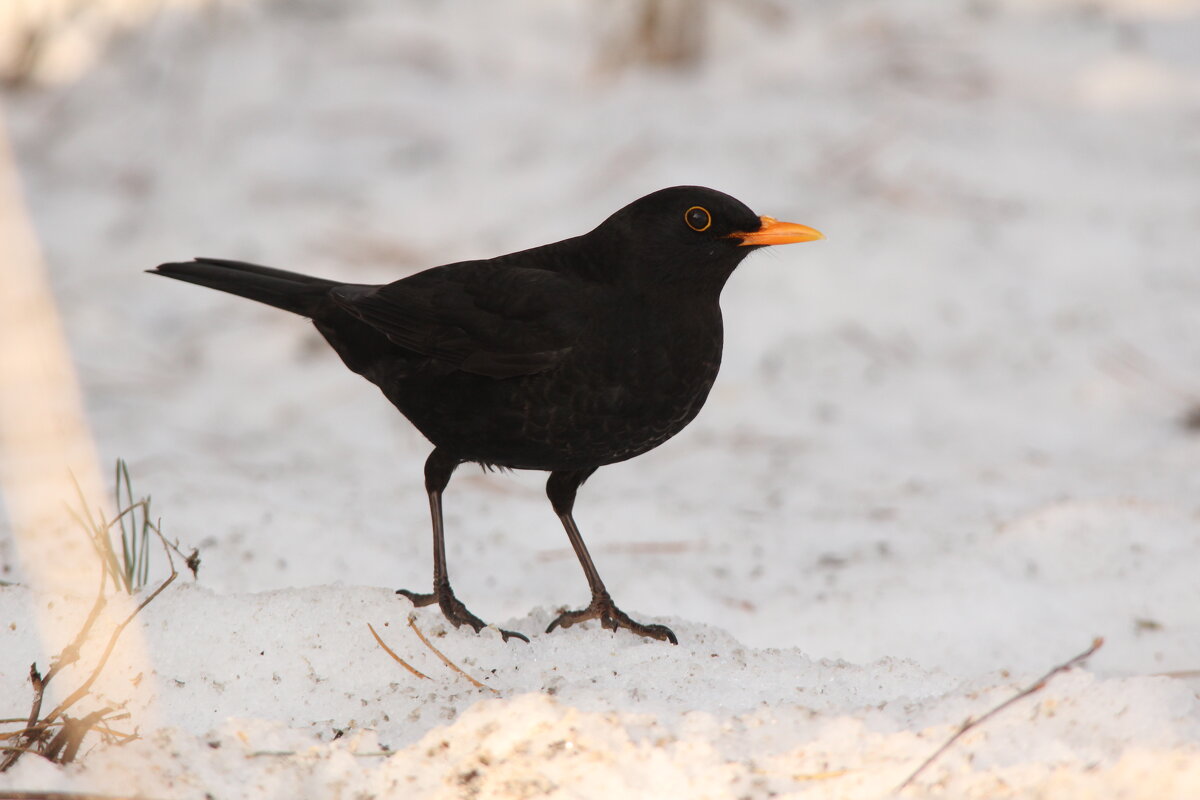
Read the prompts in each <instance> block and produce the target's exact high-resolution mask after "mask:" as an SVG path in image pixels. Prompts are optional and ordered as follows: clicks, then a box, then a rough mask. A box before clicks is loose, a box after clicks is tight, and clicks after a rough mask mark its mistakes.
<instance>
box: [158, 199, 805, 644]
mask: <svg viewBox="0 0 1200 800" xmlns="http://www.w3.org/2000/svg"><path fill="white" fill-rule="evenodd" d="M818 238H821V235H820V234H819V233H817V232H816V231H814V230H812V229H811V228H806V227H804V226H802V225H795V224H792V223H783V222H777V221H775V220H774V219H771V218H770V217H759V216H757V215H755V214H754V213H753V212H752V211H750V209H749V208H747V207H746V206H745V205H743V204H742V203H740V202H739V201H737V200H735V199H734V198H732V197H730V196H728V195H726V194H722V193H721V192H717V191H714V190H712V189H706V188H703V187H696V186H680V187H675V188H671V189H663V190H661V191H658V192H655V193H653V194H650V195H647V196H646V197H643V198H641V199H640V200H637V201H635V202H633V203H631V204H630V205H628V206H626V207H625V208H623V209H621V210H620V211H618V212H616V213H615V214H613V215H612V216H611V217H609V218H608V219H607V220H605V221H604V222H603V223H601V224H600V225H599V226H598V227H597V228H596V229H595V230H593V231H591V232H590V233H587V234H584V235H583V236H577V237H574V238H571V239H566V240H564V241H561V242H555V243H554V244H548V245H544V246H542V247H535V248H533V249H530V250H523V251H520V252H517V253H511V254H508V255H503V256H499V257H497V258H492V259H487V260H480V261H464V262H459V263H455V264H447V265H445V266H440V267H434V268H432V269H428V270H425V271H423V272H420V273H417V274H415V275H411V276H409V277H407V278H403V279H401V280H399V281H396V282H394V283H389V284H385V285H381V286H375V285H363V284H346V283H338V282H336V281H330V280H325V279H321V278H314V277H310V276H307V275H301V274H298V273H294V272H286V271H283V270H277V269H273V268H270V267H262V266H258V265H255V264H247V263H243V262H238V261H226V260H219V259H209V258H200V259H196V260H195V261H191V262H182V263H170V264H162V265H160V266H159V267H157V268H156V269H155V270H152V272H154V273H156V274H161V275H166V276H168V277H171V278H176V279H178V280H183V281H188V282H191V283H196V284H200V285H202V286H208V287H210V288H214V289H220V290H221V291H225V292H230V293H232V294H236V295H240V296H242V297H247V298H250V299H252V300H257V301H259V302H262V303H266V304H268V305H272V306H276V307H278V308H283V309H285V310H287V311H291V312H293V313H296V314H300V315H303V316H306V317H309V318H310V319H312V321H313V323H314V324H315V325H316V327H317V330H319V331H320V332H321V334H322V335H323V336H324V337H325V339H326V340H327V341H328V342H329V344H330V345H332V346H333V349H334V350H335V351H336V352H337V353H338V355H339V356H341V358H342V361H343V362H345V364H346V366H347V367H349V368H350V369H351V370H353V371H354V372H357V373H358V374H360V375H362V376H363V377H365V378H366V379H367V380H369V381H371V382H372V383H374V384H375V385H376V386H378V387H379V388H380V389H381V390H383V393H384V394H385V395H386V396H387V398H388V399H389V400H390V401H391V402H392V403H393V404H395V406H396V407H397V408H398V409H399V410H400V411H401V412H402V413H403V414H404V415H405V416H406V417H408V419H409V420H411V421H412V423H413V424H414V425H416V427H417V428H418V429H419V430H420V431H421V433H422V434H424V435H425V437H426V438H428V439H429V440H430V442H432V443H433V445H434V450H433V452H432V453H431V454H430V456H429V458H428V460H427V461H426V464H425V483H426V490H427V492H428V494H429V501H430V510H431V513H432V516H433V534H434V587H433V589H434V590H433V592H432V593H429V594H417V593H414V592H409V591H406V590H401V592H400V593H401V594H404V595H405V596H407V597H408V598H410V599H411V600H412V601H413V602H414V603H415V604H417V605H427V604H431V603H434V602H437V603H438V604H439V605H440V607H441V609H442V611H443V613H444V614H445V615H446V617H447V618H448V619H449V620H450V621H451V622H453V623H455V624H456V625H463V624H467V625H470V626H472V627H473V628H474V629H475V630H476V631H478V630H480V629H481V628H482V627H483V622H482V621H481V620H480V619H479V618H478V617H476V616H475V615H474V614H472V613H471V612H469V611H468V610H467V609H466V608H465V607H464V606H463V605H462V603H461V602H459V601H458V599H457V598H456V597H455V596H454V593H453V591H452V590H451V588H450V582H449V579H448V577H447V572H446V561H445V547H444V542H443V528H442V515H441V497H442V492H443V490H444V489H445V487H446V485H447V483H448V482H449V480H450V475H451V473H452V472H453V471H454V469H455V468H456V467H457V466H458V465H459V464H461V463H464V462H477V463H480V464H483V465H485V466H495V467H502V468H510V469H531V470H546V471H549V472H550V477H549V480H548V482H547V485H546V492H547V495H548V497H549V499H550V502H551V504H552V505H553V507H554V510H555V512H556V513H557V514H558V516H559V518H560V519H561V520H562V523H563V525H564V527H565V528H566V531H567V534H568V536H569V537H570V539H571V543H572V545H573V547H574V549H575V552H576V554H577V555H578V556H579V559H580V563H581V564H582V566H583V569H584V572H585V574H586V576H587V579H588V584H589V587H590V588H591V591H592V601H591V603H590V604H589V605H588V606H587V607H586V608H584V609H582V610H580V611H568V612H564V613H562V614H561V615H560V616H559V617H558V618H556V619H555V620H554V622H552V623H551V624H550V627H549V628H548V629H547V630H548V631H549V630H553V629H554V628H555V627H558V626H562V627H566V626H569V625H572V624H574V623H576V622H580V621H583V620H586V619H594V618H598V619H600V621H601V624H602V625H604V626H605V627H609V628H612V629H614V630H615V629H617V628H618V627H624V628H628V629H630V630H632V631H634V632H636V633H639V634H641V635H643V636H650V637H654V638H657V639H664V640H669V641H671V642H675V641H676V639H675V635H674V634H673V633H672V632H671V631H670V630H669V629H667V628H666V627H665V626H663V625H644V624H641V623H638V622H635V621H633V620H631V619H630V618H629V617H628V616H626V615H625V614H624V613H623V612H621V611H620V610H619V609H618V608H617V607H616V605H615V604H614V603H613V602H612V599H611V598H610V597H609V595H608V592H607V591H606V590H605V588H604V584H603V582H602V581H601V580H600V576H599V574H598V573H597V572H596V569H595V567H594V565H593V564H592V561H591V558H590V557H589V555H588V553H587V549H586V548H585V546H584V544H583V539H582V538H581V537H580V535H579V530H578V528H577V527H576V525H575V522H574V518H573V516H572V507H573V505H574V501H575V494H576V491H577V490H578V488H579V486H580V484H582V483H583V482H584V480H586V479H587V478H588V476H590V475H591V474H592V473H593V472H595V471H596V469H598V468H599V467H601V466H604V465H606V464H612V463H614V462H617V461H623V460H625V459H629V458H633V457H634V456H637V455H640V454H641V453H645V452H646V451H648V450H650V449H652V448H654V447H657V446H658V445H660V444H662V443H663V442H665V441H666V440H667V439H669V438H671V437H672V436H674V435H675V434H676V433H678V432H679V431H680V430H682V429H683V427H684V426H686V425H687V424H688V423H689V422H691V420H692V419H693V418H694V417H695V416H696V414H697V413H698V412H699V411H700V407H701V406H702V405H703V404H704V401H705V398H706V397H707V396H708V392H709V389H710V388H711V387H712V385H713V381H714V380H715V378H716V376H717V370H718V368H719V366H720V363H721V346H722V323H721V310H720V306H719V298H720V293H721V289H722V287H723V286H724V285H725V281H726V280H727V279H728V278H729V276H730V274H731V273H732V272H733V270H734V269H735V268H736V267H737V265H738V264H739V263H740V262H741V261H742V259H743V258H745V257H746V255H747V254H749V253H750V252H751V251H752V250H754V249H756V248H758V247H763V246H766V245H770V244H783V243H787V242H799V241H809V240H812V239H818ZM504 635H505V638H508V637H510V636H517V637H520V638H522V639H523V638H525V637H524V636H522V635H521V634H518V633H514V632H511V631H504Z"/></svg>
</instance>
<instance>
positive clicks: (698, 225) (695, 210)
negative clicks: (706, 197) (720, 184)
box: [683, 206, 712, 231]
mask: <svg viewBox="0 0 1200 800" xmlns="http://www.w3.org/2000/svg"><path fill="white" fill-rule="evenodd" d="M683 221H684V222H686V223H687V224H688V227H689V228H691V229H692V230H694V231H706V230H708V228H709V226H710V225H712V215H711V214H709V213H708V210H707V209H705V208H702V207H700V206H692V207H691V208H689V209H688V210H687V211H685V212H684V214H683Z"/></svg>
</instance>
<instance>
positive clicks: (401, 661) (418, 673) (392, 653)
mask: <svg viewBox="0 0 1200 800" xmlns="http://www.w3.org/2000/svg"><path fill="white" fill-rule="evenodd" d="M367 627H368V628H369V629H370V630H371V635H372V636H374V637H375V641H376V642H378V643H379V646H380V647H382V648H383V652H385V653H387V654H388V655H389V656H391V657H392V658H393V659H395V661H396V663H397V664H399V665H400V666H402V667H404V668H405V669H406V670H408V671H409V672H411V673H412V674H413V675H416V676H417V677H418V678H424V679H425V680H429V676H428V675H426V674H425V673H424V672H421V671H420V670H419V669H417V668H416V667H414V666H413V665H412V664H409V663H408V662H407V661H405V660H404V659H403V658H401V657H400V656H398V655H396V651H395V650H393V649H392V648H390V647H388V646H387V645H386V644H385V643H384V641H383V639H382V638H380V636H379V634H378V633H376V632H375V629H374V628H373V627H371V623H369V622H368V623H367Z"/></svg>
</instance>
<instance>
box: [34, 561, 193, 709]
mask: <svg viewBox="0 0 1200 800" xmlns="http://www.w3.org/2000/svg"><path fill="white" fill-rule="evenodd" d="M170 558H171V556H170V554H169V553H168V555H167V560H168V561H170ZM178 574H179V573H178V572H177V571H176V570H175V565H174V564H173V563H172V564H171V574H170V575H168V576H167V579H166V580H164V581H163V582H162V583H160V584H159V585H158V588H157V589H155V590H154V591H153V592H151V593H150V595H149V596H148V597H147V598H146V599H145V600H143V601H142V602H140V603H138V605H137V608H135V609H134V610H133V612H132V613H130V615H129V616H127V617H126V618H125V619H124V620H123V621H122V622H121V623H120V624H119V625H117V627H115V628H113V632H112V635H111V636H109V638H108V646H107V647H105V648H104V654H103V655H101V656H100V660H99V661H98V662H97V663H96V667H95V669H93V670H92V674H91V675H89V676H88V678H87V680H86V681H84V682H83V683H82V684H81V685H80V686H79V688H78V689H76V690H75V691H74V692H72V693H71V695H70V696H69V697H68V698H67V699H66V700H63V701H62V702H61V703H59V704H58V707H57V708H55V709H54V710H53V711H51V712H50V714H49V715H48V716H47V717H46V719H47V720H53V719H54V718H55V717H57V716H58V715H59V714H62V712H64V711H66V710H67V709H68V708H70V707H71V706H72V705H74V704H75V703H76V702H78V701H79V700H80V699H81V698H83V697H84V696H85V695H86V694H87V693H88V691H89V690H91V688H92V684H93V683H95V682H96V678H98V677H100V672H101V671H102V670H103V669H104V666H105V665H106V664H107V663H108V657H109V656H111V655H112V652H113V650H114V649H115V648H116V646H117V640H118V639H120V638H121V634H122V633H123V632H124V631H125V628H126V627H127V626H128V625H129V623H131V622H133V619H134V617H136V616H137V615H138V614H140V613H141V611H142V609H143V608H145V607H146V606H148V605H150V603H151V602H153V601H154V599H155V598H156V597H158V596H159V595H160V594H162V592H163V590H164V589H166V588H167V587H168V586H170V585H171V583H172V582H173V581H174V580H175V577H176V576H177V575H178Z"/></svg>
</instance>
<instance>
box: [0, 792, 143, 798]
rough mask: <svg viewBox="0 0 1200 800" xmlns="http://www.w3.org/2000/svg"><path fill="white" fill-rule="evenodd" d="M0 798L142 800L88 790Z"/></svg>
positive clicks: (3, 794)
mask: <svg viewBox="0 0 1200 800" xmlns="http://www.w3.org/2000/svg"><path fill="white" fill-rule="evenodd" d="M0 800H144V799H143V798H141V797H139V796H137V795H132V794H90V793H88V792H6V791H3V790H0Z"/></svg>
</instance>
